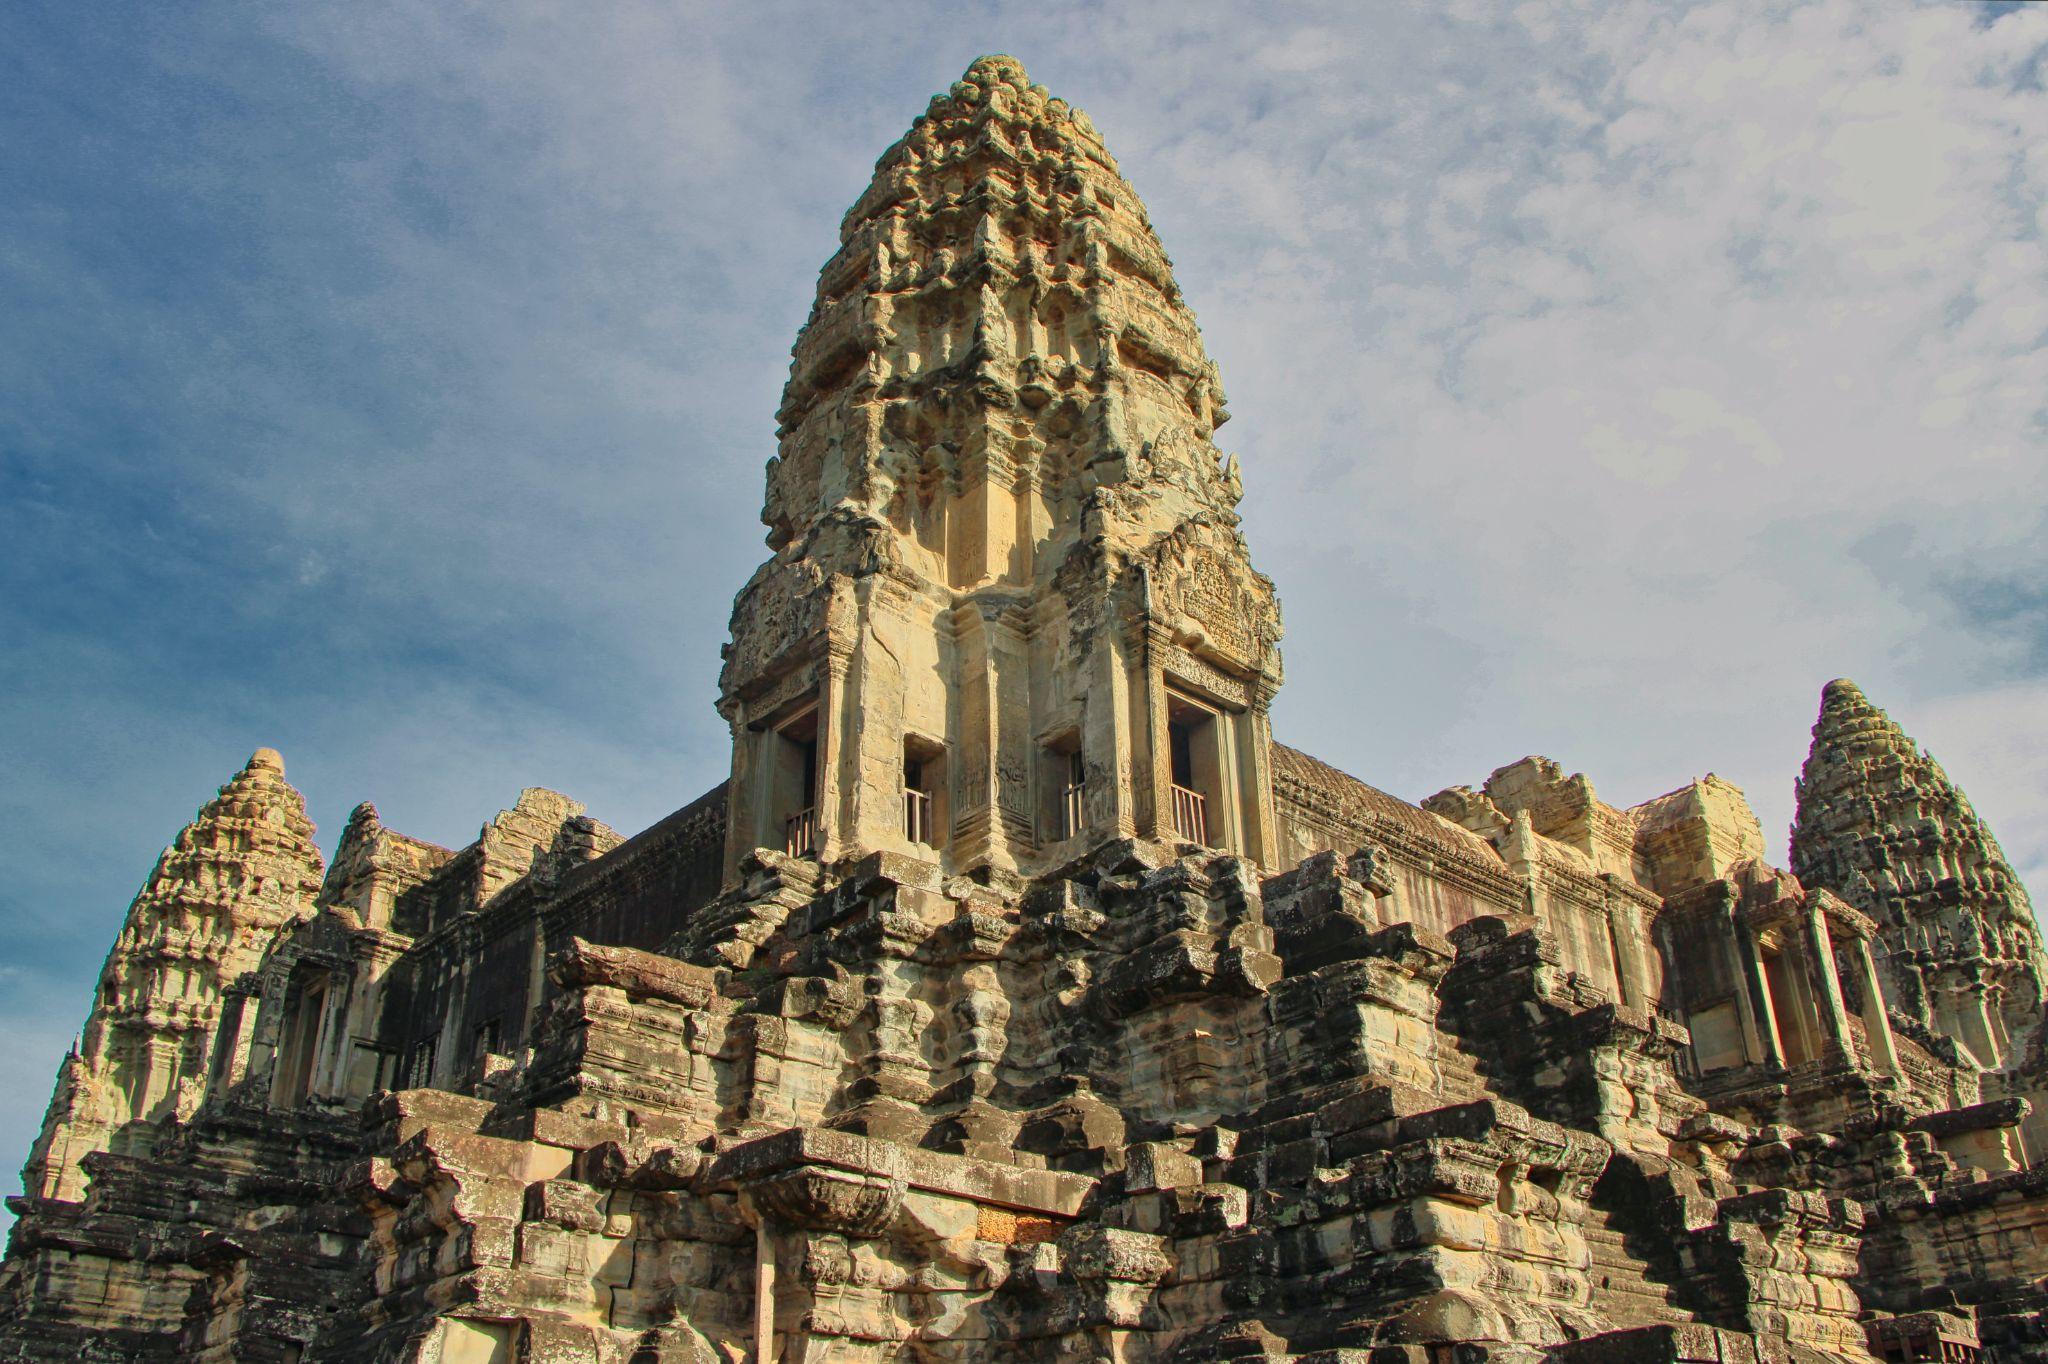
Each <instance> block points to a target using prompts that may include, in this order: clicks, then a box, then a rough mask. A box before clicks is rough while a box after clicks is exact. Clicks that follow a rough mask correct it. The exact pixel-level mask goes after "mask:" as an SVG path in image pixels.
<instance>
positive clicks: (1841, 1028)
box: [1805, 899, 1854, 1056]
mask: <svg viewBox="0 0 2048 1364" xmlns="http://www.w3.org/2000/svg"><path fill="white" fill-rule="evenodd" d="M1805 927H1806V934H1805V937H1806V950H1807V952H1808V953H1810V954H1811V955H1812V957H1813V968H1812V970H1811V971H1810V972H1809V974H1808V979H1809V980H1811V981H1813V982H1815V983H1817V984H1818V985H1819V987H1820V988H1819V990H1818V992H1817V998H1816V999H1815V1001H1814V1002H1815V1004H1816V1006H1817V1007H1816V1009H1815V1012H1816V1013H1817V1014H1818V1015H1819V1017H1820V1024H1821V1030H1822V1032H1823V1033H1824V1034H1825V1035H1826V1038H1827V1040H1828V1042H1829V1043H1830V1044H1832V1045H1833V1047H1834V1049H1835V1050H1836V1051H1838V1052H1840V1053H1841V1054H1842V1055H1844V1056H1852V1055H1853V1054H1854V1053H1853V1052H1852V1051H1851V1049H1850V1046H1849V1010H1848V1008H1847V1006H1846V1005H1844V1004H1843V1003H1842V982H1841V979H1840V977H1838V976H1837V975H1836V974H1835V947H1834V940H1833V939H1832V938H1830V937H1829V936H1828V923H1827V917H1826V916H1825V915H1824V914H1822V913H1821V909H1820V906H1819V905H1818V904H1815V903H1814V902H1813V901H1812V900H1811V899H1809V900H1808V901H1807V903H1806V924H1805Z"/></svg>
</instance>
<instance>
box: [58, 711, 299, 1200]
mask: <svg viewBox="0 0 2048 1364" xmlns="http://www.w3.org/2000/svg"><path fill="white" fill-rule="evenodd" d="M320 875H321V861H320V852H319V849H318V848H316V847H315V846H314V843H313V822H312V821H311V820H310V819H308V818H306V804H305V801H304V800H303V799H302V798H301V797H300V795H299V793H298V791H297V790H295V789H294V788H293V787H292V786H291V785H290V784H289V783H288V782H286V781H285V779H284V759H283V758H281V757H280V756H279V755H278V753H277V750H275V749H271V748H259V749H257V750H256V752H255V753H254V754H253V755H252V756H251V757H250V759H249V761H248V762H247V763H246V764H244V765H243V767H242V770H241V771H239V772H237V773H236V774H235V775H234V776H233V777H232V778H230V779H229V781H228V783H227V785H225V786H223V787H221V788H220V792H219V794H218V795H216V796H215V797H214V798H213V799H212V800H211V801H208V802H207V803H206V805H205V806H203V807H202V808H201V809H200V811H199V813H198V816H197V817H196V818H195V819H194V820H193V821H192V822H191V823H190V824H188V825H186V826H185V827H184V829H183V830H181V831H180V832H179V834H178V837H177V839H176V840H175V841H174V842H173V843H172V844H171V846H170V847H168V848H166V849H164V852H163V856H162V857H160V858H158V859H157V864H156V869H155V870H154V871H153V872H151V873H150V877H149V881H148V882H147V883H146V884H145V885H144V886H143V888H142V890H141V893H139V894H138V895H137V896H136V897H135V900H134V903H133V904H131V905H130V906H129V908H128V918H127V921H126V922H125V923H124V924H123V925H122V927H121V934H120V936H119V938H117V939H116V940H115V942H114V948H113V951H111V952H110V953H108V955H107V962H106V965H105V966H104V967H102V968H101V970H100V982H99V990H98V993H97V994H96V995H95V996H94V998H93V1006H92V1012H91V1014H90V1015H89V1016H88V1017H87V1019H86V1025H85V1031H84V1034H83V1036H82V1038H81V1041H80V1044H79V1046H78V1048H77V1050H76V1052H75V1054H74V1055H72V1056H70V1057H67V1058H66V1060H65V1062H64V1069H63V1071H62V1073H61V1074H60V1075H59V1077H58V1089H57V1093H56V1095H55V1097H53V1098H52V1100H51V1102H50V1108H49V1112H48V1114H47V1116H46V1117H45V1118H44V1120H43V1131H42V1135H41V1137H40V1138H39V1139H38V1140H37V1142H36V1144H35V1147H34V1149H33V1150H32V1152H31V1153H30V1157H29V1165H28V1169H27V1170H26V1171H24V1172H23V1180H22V1182H23V1185H24V1186H25V1187H26V1188H27V1189H28V1191H29V1192H30V1193H31V1194H32V1195H40V1196H43V1197H50V1198H59V1199H66V1200H74V1199H76V1198H78V1197H79V1195H80V1193H81V1192H82V1186H81V1184H80V1178H81V1175H80V1170H79V1164H78V1162H79V1158H80V1157H81V1156H82V1155H83V1154H84V1153H85V1152H87V1151H91V1150H106V1149H108V1148H109V1147H115V1148H117V1149H137V1150H139V1149H146V1148H147V1146H148V1143H149V1139H150V1138H151V1136H152V1135H153V1134H154V1132H155V1130H156V1128H157V1127H158V1126H160V1125H161V1124H162V1123H164V1122H166V1121H168V1120H172V1119H177V1120H183V1119H185V1118H189V1117H190V1116H191V1115H192V1111H193V1109H194V1108H195V1107H196V1106H197V1105H198V1102H199V1100H200V1098H201V1096H202V1095H203V1093H204V1089H205V1084H206V1077H207V1067H208V1063H209V1061H210V1059H211V1052H212V1046H213V1036H214V1032H215V1030H216V1028H217V1025H218V1024H219V1021H220V1011H221V997H222V992H223V990H225V988H226V987H227V986H229V985H231V984H233V983H234V981H235V979H236V977H238V976H240V975H241V974H242V973H243V972H245V971H251V970H254V969H255V968H256V966H257V965H258V964H259V963H260V962H261V960H262V957H263V953H264V951H265V950H266V949H267V948H268V947H269V946H270V944H271V943H272V942H273V941H274V940H275V938H276V937H277V934H278V933H279V931H280V930H282V929H283V928H284V927H285V926H286V925H288V924H290V923H293V922H295V921H297V920H298V919H301V918H304V917H306V916H308V915H310V914H311V913H312V911H313V901H314V897H315V895H317V894H318V892H319V889H320Z"/></svg>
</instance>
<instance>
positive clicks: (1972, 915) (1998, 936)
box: [1792, 678, 2048, 1067]
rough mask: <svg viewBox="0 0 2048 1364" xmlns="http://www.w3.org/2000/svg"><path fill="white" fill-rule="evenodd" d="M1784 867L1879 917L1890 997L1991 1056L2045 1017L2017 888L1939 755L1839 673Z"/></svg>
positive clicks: (2022, 895)
mask: <svg viewBox="0 0 2048 1364" xmlns="http://www.w3.org/2000/svg"><path fill="white" fill-rule="evenodd" d="M1796 794H1797V797H1798V812H1797V815H1796V816H1795V818H1794V820H1793V824H1792V868H1793V870H1794V871H1795V872H1796V873H1797V874H1798V876H1799V878H1800V879H1801V880H1802V881H1804V882H1805V883H1806V884H1807V885H1809V886H1819V887H1824V888H1826V889H1828V890H1831V891H1833V892H1835V893H1836V894H1837V895H1840V896H1841V897H1842V898H1843V899H1845V900H1847V901H1849V902H1850V903H1851V904H1853V905H1855V906H1856V907H1857V908H1858V909H1860V910H1862V911H1863V912H1864V913H1866V914H1868V915H1870V916H1871V917H1872V918H1873V919H1875V920H1876V921H1877V923H1878V925H1879V933H1880V938H1881V940H1882V943H1883V946H1884V949H1885V953H1886V955H1885V959H1884V960H1885V967H1886V970H1885V984H1886V987H1887V992H1888V993H1889V994H1890V995H1891V999H1890V1003H1891V1005H1892V1007H1893V1008H1895V1009H1898V1010H1900V1011H1901V1012H1903V1013H1905V1014H1906V1015H1907V1016H1908V1017H1911V1018H1913V1019H1916V1020H1917V1021H1918V1022H1919V1023H1920V1024H1921V1025H1922V1026H1924V1027H1926V1028H1928V1029H1930V1030H1932V1031H1934V1032H1937V1033H1941V1034H1945V1035H1947V1036H1949V1037H1952V1038H1954V1039H1955V1040H1956V1041H1958V1042H1960V1043H1962V1044H1963V1045H1964V1046H1966V1047H1968V1048H1969V1049H1970V1051H1971V1053H1972V1054H1973V1055H1974V1056H1975V1057H1976V1059H1977V1060H1979V1061H1980V1062H1981V1063H1983V1064H1984V1065H1986V1066H1989V1067H1996V1066H1998V1065H2000V1064H2003V1063H2005V1062H2007V1061H2008V1060H2010V1059H2013V1058H2014V1057H2016V1056H2017V1055H2018V1054H2019V1053H2020V1052H2022V1051H2023V1049H2024V1048H2025V1046H2026V1044H2027V1041H2028V1039H2029V1038H2030V1037H2031V1036H2032V1034H2034V1033H2035V1032H2036V1031H2038V1030H2039V1029H2040V1027H2041V1025H2042V983H2043V978H2044V975H2048V962H2044V960H2043V957H2042V951H2041V935H2040V928H2039V926H2038V925H2037V924H2036V923H2035V921H2034V914H2033V908H2032V906H2031V905H2030V904H2029V903H2028V900H2027V892H2026V889H2025V887H2023V886H2022V885H2021V884H2020V881H2019V877H2018V876H2016V875H2015V874H2014V873H2013V869H2012V865H2011V864H2010V863H2009V862H2007V861H2006V858H2005V853H2004V852H2003V851H2002V850H2001V849H2000V848H1999V846H1998V840H1997V839H1996V838H1994V837H1992V834H1991V830H1990V828H1989V827H1988V826H1986V825H1985V823H1984V821H1983V820H1981V819H1979V818H1978V817H1977V813H1976V811H1974V810H1972V809H1971V808H1970V802H1969V801H1968V799H1966V798H1965V797H1964V795H1963V793H1962V792H1961V791H1960V790H1958V789H1957V788H1956V787H1955V785H1954V784H1953V783H1952V782H1950V781H1949V779H1948V775H1947V774H1946V773H1945V772H1943V771H1942V769H1941V765H1940V764H1939V763H1937V762H1935V761H1934V759H1933V758H1932V757H1930V756H1928V755H1927V754H1926V753H1925V752H1923V751H1922V750H1921V749H1920V748H1919V746H1918V745H1916V744H1915V743H1914V742H1913V740H1912V739H1910V738H1908V737H1907V736H1906V734H1905V731H1903V730H1901V729H1900V728H1899V727H1898V725H1896V724H1895V723H1893V722H1892V720H1891V718H1890V717H1889V716H1887V715H1886V714H1885V713H1884V712H1883V711H1881V710H1879V709H1878V708H1877V707H1876V706H1874V705H1872V704H1871V703H1870V700H1869V698H1867V697H1866V696H1864V694H1863V692H1862V689H1861V688H1859V687H1858V686H1857V685H1856V684H1855V683H1854V682H1851V681H1850V680H1849V679H1847V678H1837V679H1835V680H1834V681H1832V682H1830V683H1828V684H1827V686H1826V687H1825V688H1824V689H1823V690H1822V692H1821V710H1820V719H1819V720H1818V721H1817V722H1816V723H1815V724H1814V727H1813V747H1812V749H1811V751H1810V752H1809V753H1808V754H1807V759H1806V766H1805V768H1804V770H1803V771H1802V772H1801V773H1800V777H1799V782H1798V785H1797V788H1796Z"/></svg>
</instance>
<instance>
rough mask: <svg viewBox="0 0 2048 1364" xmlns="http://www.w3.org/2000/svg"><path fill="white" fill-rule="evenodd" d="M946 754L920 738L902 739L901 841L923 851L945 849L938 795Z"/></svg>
mask: <svg viewBox="0 0 2048 1364" xmlns="http://www.w3.org/2000/svg"><path fill="white" fill-rule="evenodd" d="M945 761H946V750H945V747H944V746H943V745H941V744H938V743H935V742H933V741H932V740H930V739H926V738H923V737H922V736H920V735H916V734H908V735H905V736H904V739H903V837H904V838H906V839H907V840H909V841H910V842H911V843H912V844H913V845H915V846H917V847H922V848H938V847H942V846H943V845H944V840H943V839H942V837H941V836H940V833H939V829H940V814H941V811H940V792H941V789H942V787H943V784H944V781H943V778H944V772H945Z"/></svg>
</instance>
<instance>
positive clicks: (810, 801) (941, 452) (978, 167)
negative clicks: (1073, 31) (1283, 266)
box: [719, 57, 1281, 876]
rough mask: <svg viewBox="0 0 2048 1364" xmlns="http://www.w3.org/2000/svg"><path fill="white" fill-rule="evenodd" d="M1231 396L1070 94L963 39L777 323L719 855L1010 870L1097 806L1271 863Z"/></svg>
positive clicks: (1274, 626)
mask: <svg viewBox="0 0 2048 1364" xmlns="http://www.w3.org/2000/svg"><path fill="white" fill-rule="evenodd" d="M1225 417H1226V413H1225V411H1224V399H1223V390H1222V387H1221V385H1220V383H1219V382H1218V378H1217V372H1216V366H1215V365H1214V364H1213V363H1212V362H1211V361H1210V360H1209V358H1208V356H1207V355H1206V354H1205V353H1204V351H1203V348H1202V341H1201V334H1200V332H1199V330H1198V329H1197V327H1196V325H1195V319H1194V315H1193V314H1192V313H1191V312H1190V311H1189V309H1188V307H1187V304H1186V303H1185V301H1184V300H1183V299H1182V297H1181V293H1180V289H1179V287H1178V286H1177V285H1176V284H1175V283H1174V279H1173V272H1172V265H1171V263H1170V262H1169V261H1168V259H1167V257H1166V253H1165V252H1164V251H1163V250H1162V249H1161V247H1160V245H1159V241H1158V238H1157V237H1156V236H1154V235H1153V232H1152V227H1151V223H1150V221H1149V220H1148V218H1147V216H1146V213H1145V208H1144V205H1143V204H1141V203H1140V202H1139V200H1138V196H1137V194H1136V193H1135V192H1134V191H1133V190H1132V189H1131V187H1130V186H1129V185H1128V184H1127V183H1125V181H1124V179H1123V177H1122V176H1121V175H1120V174H1119V173H1118V171H1117V168H1116V162H1115V160H1114V159H1113V158H1112V157H1111V156H1110V154H1109V152H1108V151H1107V150H1106V149H1105V148H1104V147H1103V144H1102V140H1101V138H1100V137H1099V136H1098V135H1097V133H1096V131H1095V128H1094V126H1093V124H1092V123H1091V122H1090V121H1089V119H1088V116H1087V115H1086V114H1084V113H1082V112H1081V111H1080V110H1078V109H1072V108H1069V107H1068V105H1067V104H1066V103H1065V102H1064V101H1062V100H1059V99H1054V98H1051V97H1050V96H1048V95H1047V93H1046V91H1045V90H1044V88H1043V87H1041V86H1034V85H1032V84H1031V83H1030V81H1029V79H1028V78H1027V77H1026V76H1025V74H1024V70H1023V68H1022V67H1021V66H1020V65H1019V64H1018V63H1017V62H1016V61H1014V60H1013V59H1011V58H1009V57H983V58H981V59H980V60H979V61H977V62H975V63H974V64H973V65H972V66H971V67H969V68H968V70H967V73H966V75H965V76H964V77H963V78H962V79H961V80H959V81H958V82H956V83H955V84H954V85H953V87H952V89H951V91H950V92H949V93H948V94H945V95H940V96H937V97H935V98H934V99H933V101H932V103H931V106H930V108H929V110H928V111H927V112H926V113H925V114H924V115H923V116H922V117H920V118H919V119H918V120H917V121H916V122H915V123H914V124H912V126H911V129H910V132H909V133H908V134H907V135H906V136H905V137H904V138H903V139H902V140H901V141H900V142H898V143H897V144H896V145H895V146H893V147H891V148H890V149H889V150H888V151H887V152H886V153H884V155H883V156H882V158H881V160H880V162H879V163H878V164H877V167H876V171H875V177H874V181H873V183H872V184H871V185H870V186H869V187H868V189H867V192H866V193H865V194H863V195H862V196H861V198H860V200H859V201H858V202H857V203H856V204H855V205H854V206H853V208H852V210H851V211H850V212H849V213H848V214H847V216H846V218H845V221H844V222H843V224H842V225H841V229H840V248H839V251H838V253H837V254H836V255H835V256H833V258H832V259H831V261H830V262H828V263H827V264H826V266H825V268H824V270H823V271H822V273H821V275H820V278H819V282H818V296H817V302H816V304H815V306H814V307H813V309H812V311H811V316H810V319H809V321H808V322H807V323H806V324H805V326H804V329H803V331H802V333H801V334H800V335H799V336H798V338H797V342H796V345H795V348H794V360H793V363H792V364H791V367H790V378H789V384H788V387H787V388H786V389H785V391H784V395H783V400H782V406H781V409H780V412H779V413H778V420H779V431H778V452H777V454H776V456H775V457H774V458H773V459H771V460H770V461H769V463H768V479H767V484H768V487H767V500H766V506H765V508H764V509H763V512H762V519H763V520H764V521H765V522H766V523H767V525H768V544H769V546H770V547H771V548H772V549H773V550H774V556H773V557H772V558H771V559H769V560H768V562H767V563H765V564H763V565H762V566H761V568H760V570H759V571H757V572H756V573H755V574H754V576H753V578H752V580H751V581H750V582H749V583H748V585H747V587H746V589H745V590H744V591H743V592H742V593H741V594H740V596H739V599H738V601H737V602H736V604H735V607H734V611H733V618H732V642H731V644H729V645H728V646H727V647H726V650H725V666H724V670H723V673H722V675H721V678H720V701H719V706H720V710H721V711H722V712H723V713H724V715H725V716H726V718H727V720H728V721H729V722H730V724H731V726H732V733H733V763H732V783H731V787H730V796H729V798H730V801H731V807H730V825H729V830H730V833H729V842H728V851H727V859H726V861H727V873H728V876H730V875H731V874H732V873H733V871H734V868H735V867H736V866H737V865H738V862H739V859H740V858H742V857H744V856H745V855H746V853H748V852H749V851H751V850H752V849H754V848H757V847H772V848H783V849H786V850H788V851H789V852H791V853H799V854H802V853H815V854H817V855H818V856H819V857H820V859H821V860H822V861H824V862H825V863H827V864H834V863H839V862H843V861H844V860H845V859H848V858H851V857H856V856H860V855H863V854H865V853H869V852H873V851H877V850H881V851H899V852H914V853H916V854H918V855H919V856H922V857H925V858H932V857H934V856H936V858H937V859H938V860H939V861H941V862H942V863H943V864H944V865H945V866H946V867H947V869H948V870H950V871H954V872H963V871H972V870H977V869H983V868H987V869H993V870H994V871H996V872H1005V871H1017V872H1026V873H1028V872H1032V871H1037V870H1042V869H1044V868H1047V867H1051V866H1054V865H1058V864H1059V863H1060V862H1061V861H1062V860H1063V859H1065V858H1068V857H1070V856H1072V855H1075V854H1078V853H1079V852H1081V851H1083V850H1085V849H1086V848H1087V847H1089V846H1092V845H1093V844H1094V843H1095V842H1096V841H1099V840H1100V839H1101V838H1103V837H1108V836H1114V835H1117V834H1127V835H1129V834H1134V835H1138V836H1142V837H1152V838H1165V839H1177V840H1179V841H1182V842H1189V843H1198V844H1202V845H1205V846H1209V847H1214V848H1218V849H1221V850H1224V851H1229V852H1236V853H1241V854H1243V855H1245V856H1247V857H1250V858H1252V859H1254V860H1255V861H1258V862H1260V863H1262V864H1265V865H1268V866H1273V865H1275V864H1276V863H1277V861H1278V859H1279V849H1278V840H1277V837H1276V833H1275V829H1274V813H1273V798H1272V777H1271V737H1270V726H1269V722H1268V708H1269V706H1270V704H1271V701H1272V698H1273V695H1274V693H1275V691H1276V689H1277V688H1278V686H1279V683H1280V676H1281V671H1280V655H1279V651H1278V648H1277V642H1278V640H1279V638H1280V616H1279V608H1278V605H1277V603H1276V601H1275V599H1274V595H1273V588H1272V583H1271V582H1270V580H1268V579H1267V578H1265V577H1264V576H1262V575H1260V574H1258V573H1256V572H1255V571H1253V569H1252V567H1251V564H1250V560H1249V557H1248V554H1247V551H1246V548H1245V543H1244V538H1243V536H1242V535H1241V534H1240V533H1239V530H1238V516H1237V514H1236V511H1235V507H1236V505H1237V502H1238V499H1239V496H1240V493H1241V485H1240V482H1239V478H1238V469H1237V463H1236V461H1235V459H1233V458H1227V457H1225V456H1224V455H1222V454H1221V453H1220V452H1219V451H1218V450H1217V448H1216V446H1215V444H1214V443H1213V436H1214V433H1215V430H1216V428H1217V427H1218V426H1219V425H1221V424H1222V422H1223V421H1224V420H1225Z"/></svg>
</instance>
